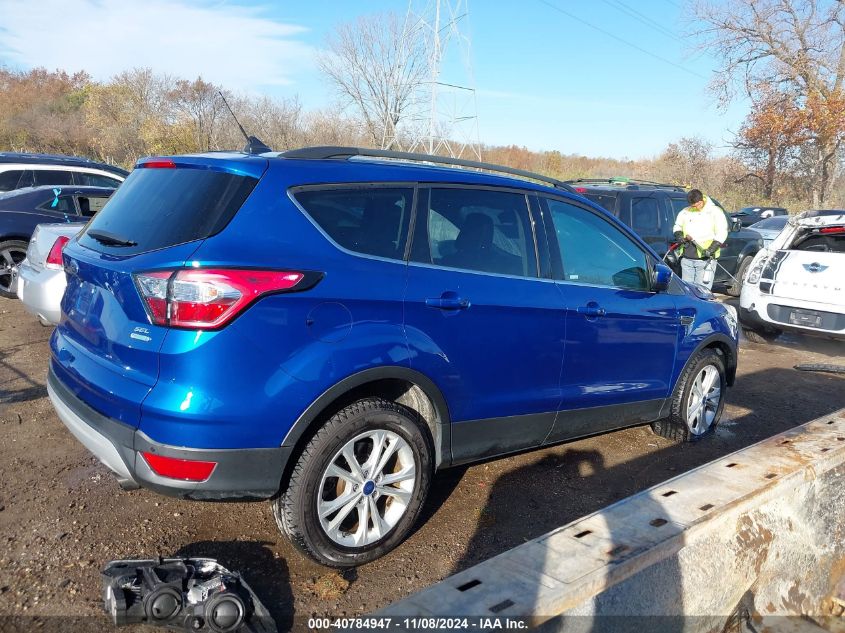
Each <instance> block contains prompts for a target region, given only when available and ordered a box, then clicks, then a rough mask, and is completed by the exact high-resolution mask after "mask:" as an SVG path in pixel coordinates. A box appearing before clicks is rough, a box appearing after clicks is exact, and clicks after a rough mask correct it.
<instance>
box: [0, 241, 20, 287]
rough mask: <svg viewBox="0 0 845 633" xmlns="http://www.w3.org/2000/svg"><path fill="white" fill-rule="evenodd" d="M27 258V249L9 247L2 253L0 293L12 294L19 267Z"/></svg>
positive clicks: (0, 253)
mask: <svg viewBox="0 0 845 633" xmlns="http://www.w3.org/2000/svg"><path fill="white" fill-rule="evenodd" d="M25 257H26V249H23V248H20V247H19V246H9V247H7V248H4V249H3V250H2V251H0V291H3V292H7V293H11V292H12V285H13V282H14V279H15V275H16V274H17V268H18V265H19V264H20V263H21V262H22V261H23V260H24V258H25Z"/></svg>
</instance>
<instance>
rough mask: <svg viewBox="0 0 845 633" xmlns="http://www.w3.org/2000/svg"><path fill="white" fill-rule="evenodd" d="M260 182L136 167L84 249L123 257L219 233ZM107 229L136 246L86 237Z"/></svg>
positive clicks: (208, 172)
mask: <svg viewBox="0 0 845 633" xmlns="http://www.w3.org/2000/svg"><path fill="white" fill-rule="evenodd" d="M257 182H258V180H257V179H256V178H252V177H250V176H241V175H237V174H231V173H227V172H221V171H214V170H211V169H190V168H177V169H157V168H139V169H135V170H134V171H133V172H132V173H131V174H130V175H129V177H128V178H127V179H126V181H125V182H124V183H123V184H122V185H121V186H120V188H119V189H117V190H116V191H115V193H114V195H113V196H112V197H111V198H110V199H109V204H108V205H106V206H105V207H104V208H103V210H102V212H101V213H98V214H97V215H96V216H95V217H94V219H93V220H92V221H91V223H90V224H89V225H88V227H87V229H86V232H85V233H84V234H83V235H82V237H80V239H79V242H80V243H81V244H82V245H83V246H85V247H86V248H91V249H93V250H96V251H101V252H114V253H120V254H123V255H133V254H136V253H144V252H147V251H152V250H156V249H160V248H166V247H169V246H175V245H177V244H184V243H185V242H192V241H194V240H200V239H204V238H206V237H210V236H212V235H214V234H216V233H218V232H220V231H221V230H222V229H223V227H225V226H226V225H227V224H228V223H229V220H231V219H232V218H233V217H234V215H235V213H237V211H238V209H240V208H241V205H242V204H243V203H244V201H245V200H246V199H247V196H249V194H250V193H251V192H252V190H253V188H254V187H255V185H256V183H257ZM94 230H97V231H104V232H106V233H110V234H112V235H114V236H116V237H118V238H120V239H123V240H127V241H131V242H134V245H132V246H109V245H106V244H102V243H101V242H98V241H97V240H95V239H94V238H92V237H90V236H89V235H88V232H89V231H94Z"/></svg>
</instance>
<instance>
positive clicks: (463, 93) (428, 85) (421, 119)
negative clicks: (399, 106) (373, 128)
mask: <svg viewBox="0 0 845 633" xmlns="http://www.w3.org/2000/svg"><path fill="white" fill-rule="evenodd" d="M415 5H416V6H417V8H420V9H422V10H421V11H415V10H414V8H415ZM407 20H408V22H409V24H412V25H413V28H414V29H419V30H420V32H421V35H422V37H423V38H424V39H425V41H426V44H427V50H428V56H429V59H428V67H429V76H428V79H427V80H426V81H425V82H424V83H423V85H422V86H421V87H420V90H419V91H418V93H417V94H416V95H415V98H414V103H413V104H412V107H411V112H412V116H411V125H410V129H408V130H406V133H407V134H408V135H409V138H410V151H412V152H414V151H417V152H419V151H423V152H425V153H428V154H441V155H442V154H446V155H448V156H451V157H453V158H462V157H463V158H472V159H476V160H481V145H480V143H479V135H478V112H477V107H476V94H475V79H474V77H473V72H472V50H471V49H472V47H471V41H470V37H469V35H468V34H467V30H468V24H469V2H468V0H408V17H407ZM461 27H463V31H462V28H461Z"/></svg>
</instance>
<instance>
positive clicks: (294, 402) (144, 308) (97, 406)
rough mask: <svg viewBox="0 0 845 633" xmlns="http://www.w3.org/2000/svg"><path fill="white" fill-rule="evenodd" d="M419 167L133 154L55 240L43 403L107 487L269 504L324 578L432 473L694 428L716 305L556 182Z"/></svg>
mask: <svg viewBox="0 0 845 633" xmlns="http://www.w3.org/2000/svg"><path fill="white" fill-rule="evenodd" d="M386 158H387V159H393V160H384V159H386ZM398 159H404V160H401V161H400V160H398ZM411 159H416V162H414V163H412V162H409V161H410V160H411ZM444 160H445V159H443V158H438V157H434V156H422V157H420V156H416V155H411V154H399V153H395V152H381V151H378V150H360V149H356V148H338V147H334V148H305V149H302V150H293V151H289V152H285V153H283V154H278V153H262V154H258V155H251V154H243V153H213V154H204V155H195V156H174V157H172V158H153V159H144V160H141V161H139V163H138V164H137V165H136V168H135V170H134V171H133V172H132V174H131V175H130V176H129V178H128V179H127V180H126V183H125V184H124V185H123V186H121V187H120V188H119V189H118V190H117V191H116V192H115V194H114V195H113V196H112V197H111V199H110V200H109V202H108V203H107V204H106V206H105V207H104V208H103V209H102V210H101V211H100V212H99V213H98V214H97V215H96V216H94V218H93V219H92V220H91V221H90V222H89V223H88V224H87V226H86V228H85V229H84V230H83V231H82V232H81V233H80V234H79V235H78V236H77V237H75V238H73V239H72V240H71V241H70V242H69V243H68V245H67V247H66V248H65V250H64V266H65V271H66V274H67V290H66V292H65V294H64V299H63V300H62V319H61V322H60V324H59V325H58V327H57V328H56V330H55V332H54V333H53V336H52V339H51V341H50V348H51V361H50V372H49V377H48V391H49V394H50V399H51V400H52V402H53V404H54V406H55V407H56V410H57V412H58V415H59V417H60V418H61V419H62V421H63V422H64V423H65V424H66V425H67V426H68V428H69V429H70V430H71V431H72V432H73V433H74V434H75V435H76V437H77V438H79V440H80V441H81V442H82V443H83V444H85V446H87V447H88V448H89V449H90V450H91V451H92V452H93V453H94V454H95V455H97V457H99V459H100V460H101V461H102V462H103V463H105V464H106V465H107V466H108V467H109V468H110V469H111V470H112V471H113V472H114V473H115V474H116V475H117V476H118V477H119V478H120V480H121V481H122V482H123V485H124V486H127V487H133V486H134V487H137V486H146V487H148V488H152V489H154V490H158V491H160V492H162V493H166V494H172V495H179V496H183V497H190V498H194V499H225V498H228V499H232V498H265V499H271V500H272V503H273V509H274V514H275V517H276V521H277V522H278V525H279V527H280V528H281V530H282V531H283V532H284V533H285V534H286V535H288V536H289V537H290V539H291V540H292V541H293V543H294V544H296V546H297V547H299V548H300V549H301V550H302V551H304V552H306V553H307V554H309V555H311V556H313V557H314V558H316V559H317V560H319V561H321V562H323V563H327V564H330V565H338V566H350V565H357V564H361V563H364V562H366V561H369V560H373V559H374V558H376V557H378V556H380V555H382V554H384V553H385V552H387V551H388V550H390V549H391V548H392V547H394V546H395V545H396V544H397V543H399V542H400V541H401V540H402V539H403V538H404V537H405V536H406V535H407V534H408V532H409V531H410V530H411V529H412V526H413V524H414V521H415V520H416V518H417V516H418V515H419V513H420V509H421V507H422V504H423V503H424V501H425V498H426V494H427V492H428V489H429V485H430V483H431V479H432V476H433V474H434V472H435V471H436V470H438V469H441V468H446V467H449V466H453V465H457V464H464V463H468V462H472V461H476V460H480V459H485V458H490V457H494V456H497V455H505V454H507V453H512V452H514V451H522V450H526V449H530V448H537V447H541V446H546V445H549V444H554V443H557V442H563V441H567V440H571V439H573V438H577V437H583V436H586V435H592V434H595V433H600V432H604V431H609V430H611V429H618V428H621V427H625V426H631V425H638V424H649V423H651V424H652V428H653V429H654V431H655V432H656V433H659V434H661V435H664V436H666V437H669V438H673V439H677V440H695V439H697V438H699V437H702V436H703V435H704V434H705V433H706V432H707V431H708V430H710V429H712V428H713V427H714V425H715V424H716V423H717V422H718V420H719V416H720V415H721V412H722V408H723V405H724V401H725V392H726V389H727V387H728V385H730V384H732V383H733V380H734V376H735V373H736V362H737V318H736V310H735V309H734V308H733V307H731V306H726V305H722V304H721V303H719V302H717V301H714V300H713V297H712V295H711V294H710V293H708V292H703V291H702V290H701V289H700V288H699V287H698V286H694V285H690V284H686V283H684V282H683V281H681V280H680V279H678V278H677V277H676V276H675V275H673V274H672V272H671V270H670V269H669V268H668V267H667V266H665V265H663V264H662V263H661V262H660V259H659V258H658V257H657V256H656V255H655V253H654V252H653V251H652V250H651V249H650V248H649V247H648V246H647V245H646V244H645V243H644V242H643V241H642V240H641V239H639V238H638V237H637V236H636V235H635V234H634V233H633V232H632V231H631V230H630V229H629V228H628V227H626V226H625V225H624V224H622V223H621V222H619V221H618V220H617V219H615V218H613V217H611V216H610V215H609V214H608V213H606V212H605V211H604V210H603V209H601V208H600V207H598V206H596V205H594V204H593V203H591V202H589V201H588V200H586V199H584V198H582V197H580V196H578V195H575V194H573V193H572V192H571V188H570V187H569V186H567V185H565V184H563V183H560V182H558V181H556V180H553V179H549V178H544V177H542V176H539V175H532V176H531V177H532V178H533V179H534V180H535V181H537V180H539V181H544V184H545V186H544V185H540V184H537V183H536V182H527V181H526V180H520V179H517V178H509V177H503V176H500V175H492V174H490V173H480V172H477V171H470V170H468V169H457V168H448V169H446V168H443V167H437V166H432V165H431V163H437V162H440V163H442V162H444ZM419 161H425V163H428V164H420V162H419ZM451 162H452V163H455V162H456V161H455V160H454V159H451ZM459 164H461V165H464V166H478V165H479V164H478V163H471V162H468V161H461V162H459ZM484 167H485V168H486V169H488V170H490V169H498V170H499V171H504V172H506V173H510V174H517V175H521V174H524V173H525V172H519V171H518V170H508V169H506V168H495V167H493V166H490V165H485V166H484Z"/></svg>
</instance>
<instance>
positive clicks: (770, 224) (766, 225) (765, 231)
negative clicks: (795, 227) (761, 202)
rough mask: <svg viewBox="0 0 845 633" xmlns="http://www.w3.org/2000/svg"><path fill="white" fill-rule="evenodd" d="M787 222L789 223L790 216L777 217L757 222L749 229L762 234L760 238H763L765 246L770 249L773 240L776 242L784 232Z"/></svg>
mask: <svg viewBox="0 0 845 633" xmlns="http://www.w3.org/2000/svg"><path fill="white" fill-rule="evenodd" d="M787 222H789V216H788V215H776V216H773V217H771V218H766V219H765V220H760V221H759V222H755V223H754V224H752V225H751V226H749V227H748V228H749V229H753V230H755V231H757V232H758V233H759V234H760V237H762V238H763V244H764V246H766V247H768V246H769V244H771V243H772V240H774V239H775V238H776V237H777V236H778V234H779V233H780V232H781V231H782V230H783V227H785V226H786V224H787Z"/></svg>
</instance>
